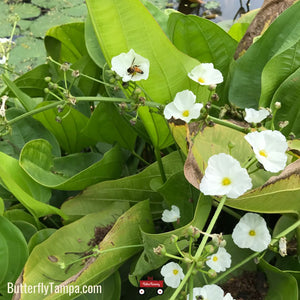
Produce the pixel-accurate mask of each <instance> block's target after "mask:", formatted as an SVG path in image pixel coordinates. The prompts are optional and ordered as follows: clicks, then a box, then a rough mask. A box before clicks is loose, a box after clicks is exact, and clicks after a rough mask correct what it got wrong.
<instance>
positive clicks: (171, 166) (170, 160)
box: [61, 152, 183, 216]
mask: <svg viewBox="0 0 300 300" xmlns="http://www.w3.org/2000/svg"><path fill="white" fill-rule="evenodd" d="M162 161H163V164H164V168H165V172H166V176H167V178H168V177H170V176H171V175H172V174H175V173H177V172H179V171H182V166H183V163H182V161H181V157H180V155H179V154H178V153H177V152H173V153H171V154H169V155H167V156H165V157H163V158H162ZM157 178H160V172H159V168H158V164H157V163H153V164H152V165H150V166H149V167H147V168H146V169H145V170H143V171H142V172H140V173H138V174H136V175H132V176H128V177H124V178H121V179H117V180H111V181H105V182H101V183H98V184H95V185H93V186H90V187H88V188H87V189H85V190H84V191H83V192H82V193H81V194H80V195H77V196H75V197H73V198H72V199H69V200H68V201H65V202H64V203H63V205H62V207H61V209H62V210H63V211H64V213H66V214H67V215H75V216H78V215H85V214H88V213H91V212H93V211H98V210H100V209H101V207H102V206H103V205H105V206H107V202H108V203H110V202H113V203H120V204H121V203H124V202H125V204H128V203H137V202H140V201H141V200H143V199H149V200H150V203H151V204H155V203H160V202H161V201H162V196H161V195H160V194H159V193H158V192H155V191H153V190H152V188H151V186H150V183H151V181H152V180H155V179H157Z"/></svg>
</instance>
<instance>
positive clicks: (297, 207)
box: [226, 160, 300, 214]
mask: <svg viewBox="0 0 300 300" xmlns="http://www.w3.org/2000/svg"><path fill="white" fill-rule="evenodd" d="M299 169H300V160H297V161H295V162H294V163H291V164H290V165H288V166H287V167H286V168H285V169H284V170H283V171H282V173H281V174H280V175H278V176H273V177H271V178H270V179H269V180H268V181H267V182H266V183H265V184H264V185H263V186H261V187H259V188H257V189H254V190H252V191H250V192H247V193H246V194H244V195H242V196H241V197H239V198H238V199H228V201H227V200H226V205H229V206H231V207H234V208H238V209H243V210H248V211H256V212H261V213H281V214H283V213H296V214H299V212H300V202H299V201H298V199H299V197H300V178H299V175H298V173H299Z"/></svg>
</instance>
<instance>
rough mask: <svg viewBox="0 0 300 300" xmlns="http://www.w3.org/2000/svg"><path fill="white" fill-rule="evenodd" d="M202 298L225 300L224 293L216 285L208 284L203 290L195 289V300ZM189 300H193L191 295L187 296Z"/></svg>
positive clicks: (205, 299) (204, 299)
mask: <svg viewBox="0 0 300 300" xmlns="http://www.w3.org/2000/svg"><path fill="white" fill-rule="evenodd" d="M199 296H201V297H202V298H200V299H203V300H223V297H224V291H223V290H222V289H221V288H220V287H219V286H217V285H215V284H208V285H205V286H203V287H202V288H193V299H192V300H197V299H199V298H196V297H199ZM187 300H191V299H190V298H189V295H188V296H187Z"/></svg>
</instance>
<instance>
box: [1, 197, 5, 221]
mask: <svg viewBox="0 0 300 300" xmlns="http://www.w3.org/2000/svg"><path fill="white" fill-rule="evenodd" d="M4 210H5V206H4V201H3V199H2V198H1V197H0V216H3V213H4Z"/></svg>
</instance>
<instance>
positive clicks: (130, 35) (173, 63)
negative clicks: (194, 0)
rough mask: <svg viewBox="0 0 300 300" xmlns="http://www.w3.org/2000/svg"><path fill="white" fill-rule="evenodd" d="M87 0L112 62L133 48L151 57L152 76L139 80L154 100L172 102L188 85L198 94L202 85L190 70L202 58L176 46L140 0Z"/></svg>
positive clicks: (108, 61)
mask: <svg viewBox="0 0 300 300" xmlns="http://www.w3.org/2000/svg"><path fill="white" fill-rule="evenodd" d="M86 3H87V6H88V10H89V14H90V17H91V21H92V24H93V26H94V30H95V33H96V36H97V39H98V42H99V44H100V47H101V49H102V52H103V54H104V57H105V59H106V61H107V63H108V64H109V65H110V62H111V59H112V57H114V56H116V55H119V54H120V53H122V52H128V51H129V50H130V49H134V50H135V52H136V53H138V54H140V55H142V56H143V57H146V58H148V59H149V61H150V74H149V78H148V79H147V80H143V81H141V82H140V83H139V84H140V85H141V86H142V88H144V89H145V91H146V92H147V94H148V95H149V96H150V97H151V99H153V101H155V102H158V103H167V102H170V101H172V100H173V98H174V96H175V94H176V93H177V92H179V91H182V90H184V89H190V90H192V91H194V93H196V94H198V91H200V90H201V89H200V87H199V85H197V84H196V83H195V82H192V80H190V79H189V78H188V76H187V73H188V72H189V71H190V70H191V69H192V68H193V67H194V66H195V65H197V64H198V63H199V62H197V60H195V59H193V58H191V57H189V56H187V55H185V54H184V53H182V52H180V51H179V50H178V49H176V47H175V46H174V45H173V44H172V43H171V42H170V40H169V39H168V38H167V36H166V35H165V34H164V32H163V31H162V29H161V28H160V26H159V25H158V23H157V22H156V21H155V19H154V18H153V17H152V15H151V14H150V13H149V11H148V10H147V9H146V8H145V6H144V5H143V4H142V3H141V2H140V1H139V0H138V1H136V0H134V1H133V0H124V1H116V0H100V1H99V0H88V1H86ZM108 12H109V13H108ZM111 20H114V21H113V22H111ZM108 24H109V26H108Z"/></svg>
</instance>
